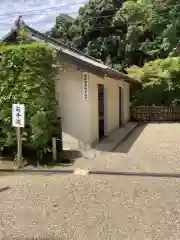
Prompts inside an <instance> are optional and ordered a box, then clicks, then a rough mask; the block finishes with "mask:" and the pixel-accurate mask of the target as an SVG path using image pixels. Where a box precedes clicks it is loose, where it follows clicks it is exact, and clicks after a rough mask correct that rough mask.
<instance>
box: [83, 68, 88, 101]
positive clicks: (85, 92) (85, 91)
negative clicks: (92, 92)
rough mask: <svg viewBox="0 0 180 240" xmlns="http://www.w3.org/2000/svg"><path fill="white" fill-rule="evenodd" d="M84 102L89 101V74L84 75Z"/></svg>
mask: <svg viewBox="0 0 180 240" xmlns="http://www.w3.org/2000/svg"><path fill="white" fill-rule="evenodd" d="M83 100H84V101H88V73H85V72H84V73H83Z"/></svg>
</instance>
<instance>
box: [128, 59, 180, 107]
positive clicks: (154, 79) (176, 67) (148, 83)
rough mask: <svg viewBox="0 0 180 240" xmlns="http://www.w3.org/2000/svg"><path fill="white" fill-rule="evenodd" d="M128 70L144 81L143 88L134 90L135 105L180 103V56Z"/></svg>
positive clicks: (171, 104)
mask: <svg viewBox="0 0 180 240" xmlns="http://www.w3.org/2000/svg"><path fill="white" fill-rule="evenodd" d="M127 71H128V73H129V75H130V76H132V77H136V78H138V79H140V80H141V81H142V83H143V87H142V89H141V90H139V91H135V92H133V96H132V101H133V104H134V105H157V106H158V105H159V106H160V105H167V106H177V105H180V57H172V58H171V57H169V58H166V59H164V60H163V59H159V60H155V61H152V62H149V63H146V64H145V65H144V66H143V67H142V68H139V67H131V68H129V69H127Z"/></svg>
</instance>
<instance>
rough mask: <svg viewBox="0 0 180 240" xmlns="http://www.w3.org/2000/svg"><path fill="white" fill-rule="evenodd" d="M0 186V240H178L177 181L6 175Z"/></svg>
mask: <svg viewBox="0 0 180 240" xmlns="http://www.w3.org/2000/svg"><path fill="white" fill-rule="evenodd" d="M4 187H9V190H5V191H2V192H0V225H1V227H0V239H33V237H34V239H38V238H39V239H60V240H66V239H67V240H69V239H71V240H92V239H93V240H99V239H101V240H105V239H106V240H110V239H112V240H115V239H118V240H119V239H121V240H123V239H133V240H141V239H142V240H145V239H153V240H156V239H157V240H159V239H162V240H165V239H167V240H169V239H180V197H179V196H180V184H179V180H178V179H160V178H156V179H155V178H134V177H117V176H116V177H115V176H112V177H108V176H104V177H102V176H101V177H100V176H75V175H48V176H42V175H41V176H40V175H26V176H24V175H21V176H17V175H11V176H10V175H9V176H1V181H0V189H1V188H4ZM45 237H46V238H45Z"/></svg>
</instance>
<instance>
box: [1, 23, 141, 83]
mask: <svg viewBox="0 0 180 240" xmlns="http://www.w3.org/2000/svg"><path fill="white" fill-rule="evenodd" d="M25 27H26V30H27V31H28V34H29V35H30V38H31V39H32V40H35V41H44V42H48V43H49V44H51V45H52V46H53V47H54V48H55V49H56V50H58V51H61V53H63V54H64V55H65V56H66V57H67V58H69V60H71V62H75V63H76V65H78V64H79V65H80V66H85V67H86V69H87V70H89V69H90V70H91V69H93V71H95V73H96V72H101V74H103V75H105V76H109V77H111V78H115V79H119V80H124V81H125V82H128V83H133V84H141V82H140V81H139V80H136V79H133V78H131V77H129V76H127V75H125V74H123V73H121V72H118V71H116V70H114V69H111V68H110V67H108V66H107V65H105V64H103V63H101V62H100V61H98V60H97V59H95V58H93V57H90V56H88V55H87V54H85V53H83V52H81V51H79V50H77V49H75V48H73V47H71V46H69V45H67V44H65V43H63V42H62V41H59V40H56V39H54V38H51V37H49V36H46V35H45V34H43V33H41V32H39V31H37V30H35V29H33V28H31V27H30V26H28V25H26V26H25ZM12 34H13V33H12V32H11V33H9V34H7V35H6V36H5V37H4V38H3V39H2V41H4V42H8V40H9V39H10V37H11V35H12Z"/></svg>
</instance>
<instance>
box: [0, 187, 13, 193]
mask: <svg viewBox="0 0 180 240" xmlns="http://www.w3.org/2000/svg"><path fill="white" fill-rule="evenodd" d="M10 189H11V188H10V187H4V188H0V193H2V192H5V191H8V190H10Z"/></svg>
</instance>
